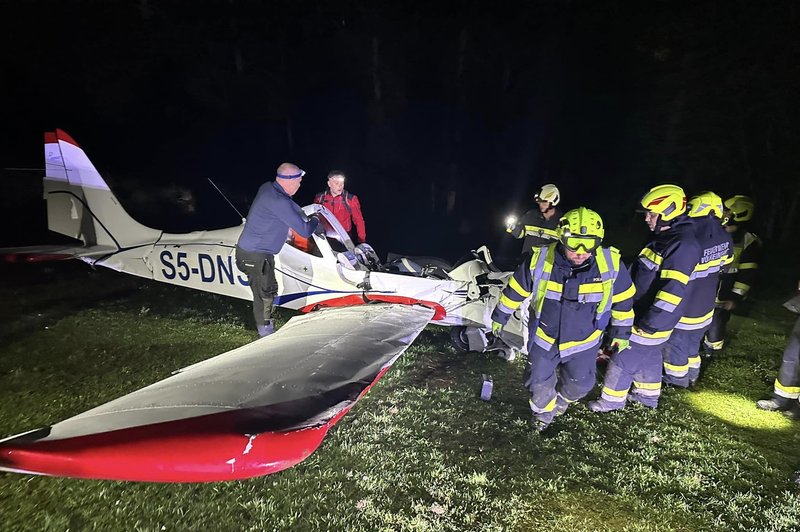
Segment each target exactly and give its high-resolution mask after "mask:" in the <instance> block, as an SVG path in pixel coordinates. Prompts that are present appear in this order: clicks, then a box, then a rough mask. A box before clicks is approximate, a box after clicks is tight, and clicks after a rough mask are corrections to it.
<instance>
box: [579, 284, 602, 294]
mask: <svg viewBox="0 0 800 532" xmlns="http://www.w3.org/2000/svg"><path fill="white" fill-rule="evenodd" d="M602 292H603V283H586V284H582V285H580V286H579V287H578V293H579V294H599V293H602Z"/></svg>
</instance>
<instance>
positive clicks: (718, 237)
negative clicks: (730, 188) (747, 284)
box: [675, 215, 733, 330]
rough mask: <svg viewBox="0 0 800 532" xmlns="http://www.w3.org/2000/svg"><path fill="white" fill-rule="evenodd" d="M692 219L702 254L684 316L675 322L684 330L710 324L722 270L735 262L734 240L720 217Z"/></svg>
mask: <svg viewBox="0 0 800 532" xmlns="http://www.w3.org/2000/svg"><path fill="white" fill-rule="evenodd" d="M690 219H691V220H692V223H693V224H694V226H695V228H696V232H695V236H696V238H697V243H698V244H700V248H701V250H702V251H701V252H702V256H701V259H700V262H699V263H698V264H697V266H695V268H694V271H693V272H692V275H691V276H690V278H689V287H688V290H687V293H686V296H685V297H684V302H683V304H684V307H683V309H682V316H681V319H680V320H679V321H678V323H677V324H676V325H675V328H676V329H684V330H695V329H702V328H704V327H706V326H707V325H709V324H710V323H711V320H712V318H713V317H714V305H715V303H716V299H717V288H718V286H719V275H720V271H722V268H723V267H724V266H725V265H727V264H730V263H731V262H732V261H733V239H732V238H731V235H730V234H729V233H728V232H727V231H725V228H724V227H723V226H722V224H721V223H720V221H719V219H718V218H715V217H714V216H713V215H708V216H704V217H702V218H690Z"/></svg>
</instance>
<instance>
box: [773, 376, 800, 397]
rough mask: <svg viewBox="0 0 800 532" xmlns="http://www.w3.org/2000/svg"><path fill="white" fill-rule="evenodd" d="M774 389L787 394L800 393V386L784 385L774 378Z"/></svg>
mask: <svg viewBox="0 0 800 532" xmlns="http://www.w3.org/2000/svg"><path fill="white" fill-rule="evenodd" d="M775 389H776V390H781V391H783V392H786V393H788V394H796V393H800V386H784V385H783V384H781V383H780V382H778V379H775Z"/></svg>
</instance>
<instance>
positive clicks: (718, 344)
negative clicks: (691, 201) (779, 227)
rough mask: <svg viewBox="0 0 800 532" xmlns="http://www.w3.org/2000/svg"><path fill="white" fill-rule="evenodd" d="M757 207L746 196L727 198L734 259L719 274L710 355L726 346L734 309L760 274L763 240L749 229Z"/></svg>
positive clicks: (708, 339) (727, 226) (707, 344)
mask: <svg viewBox="0 0 800 532" xmlns="http://www.w3.org/2000/svg"><path fill="white" fill-rule="evenodd" d="M754 210H755V204H754V203H753V200H752V199H750V198H748V197H747V196H741V195H739V196H733V197H732V198H728V199H727V200H725V211H724V214H723V218H722V220H723V224H724V225H725V230H726V231H728V232H729V233H730V234H731V236H732V237H733V262H732V263H731V264H730V266H728V267H727V268H726V269H725V271H723V272H722V274H721V275H720V280H719V292H718V295H717V308H716V310H715V311H714V320H713V321H712V323H711V328H710V329H709V330H708V332H707V333H706V339H705V349H706V352H707V353H708V354H711V353H713V352H714V351H719V350H720V349H722V348H723V346H724V345H725V329H726V327H727V325H728V320H730V319H731V311H732V310H733V309H735V308H736V307H738V306H740V305H741V304H742V302H743V301H744V300H746V299H747V294H748V292H750V288H751V287H752V286H753V282H754V281H755V277H756V274H757V273H758V263H759V261H760V260H761V247H762V246H761V239H760V238H758V237H757V236H756V235H754V234H753V233H750V232H749V231H747V225H748V223H749V222H750V221H751V220H752V219H753V211H754Z"/></svg>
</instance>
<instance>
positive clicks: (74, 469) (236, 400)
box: [0, 304, 433, 482]
mask: <svg viewBox="0 0 800 532" xmlns="http://www.w3.org/2000/svg"><path fill="white" fill-rule="evenodd" d="M432 315H433V311H432V310H431V309H429V308H426V307H422V306H408V305H394V304H375V305H365V306H359V307H344V308H336V309H330V310H323V311H319V312H315V313H311V314H307V315H304V316H298V317H294V318H292V319H291V320H290V321H289V322H288V323H287V324H286V325H284V326H283V327H282V328H281V329H280V330H279V331H278V332H276V333H275V334H273V335H271V336H268V337H266V338H262V339H260V340H257V341H255V342H253V343H250V344H247V345H245V346H243V347H240V348H238V349H234V350H233V351H229V352H227V353H224V354H222V355H219V356H217V357H214V358H211V359H209V360H206V361H204V362H200V363H198V364H194V365H192V366H189V367H187V368H184V369H183V370H181V371H180V372H178V373H176V374H175V375H173V376H171V377H169V378H167V379H165V380H163V381H160V382H157V383H155V384H153V385H151V386H148V387H146V388H142V389H141V390H138V391H135V392H133V393H131V394H128V395H126V396H124V397H121V398H119V399H116V400H114V401H111V402H109V403H106V404H104V405H102V406H99V407H97V408H94V409H92V410H89V411H87V412H84V413H83V414H79V415H77V416H75V417H72V418H70V419H67V420H65V421H62V422H60V423H56V424H55V425H52V426H51V427H47V428H44V429H40V430H37V431H30V432H26V433H24V434H20V435H18V436H14V437H11V438H7V439H6V440H3V441H2V442H0V470H5V471H14V472H24V473H34V474H44V475H55V476H72V477H81V478H103V479H114V480H139V481H160V482H203V481H217V480H232V479H241V478H249V477H254V476H260V475H266V474H268V473H273V472H276V471H280V470H282V469H286V468H287V467H291V466H293V465H295V464H297V463H298V462H300V461H302V460H303V459H305V458H306V457H308V456H309V455H310V454H311V453H312V452H314V450H316V448H317V447H318V446H319V444H320V443H321V441H322V439H323V438H324V436H325V435H326V434H327V432H328V430H329V429H330V428H331V427H332V426H333V425H334V424H335V423H336V422H337V421H338V420H339V419H340V418H341V417H342V416H344V414H345V413H347V411H348V410H349V409H350V408H351V407H352V406H353V405H354V404H355V403H356V401H358V399H359V398H361V397H362V396H363V395H364V394H365V393H366V392H367V390H368V389H369V388H370V387H371V386H372V385H373V384H374V383H375V382H376V381H377V380H378V379H379V378H380V377H381V376H382V375H383V374H384V373H385V372H386V371H387V370H388V368H389V367H390V366H391V364H392V363H393V362H394V361H395V360H396V359H397V357H399V356H400V355H401V354H402V353H403V352H404V351H405V350H406V348H407V347H408V346H409V345H410V344H411V342H413V341H414V339H415V338H416V337H417V335H418V334H419V333H420V332H421V331H422V329H423V328H424V327H425V325H426V324H427V323H428V321H429V320H430V319H431V317H432Z"/></svg>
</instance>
